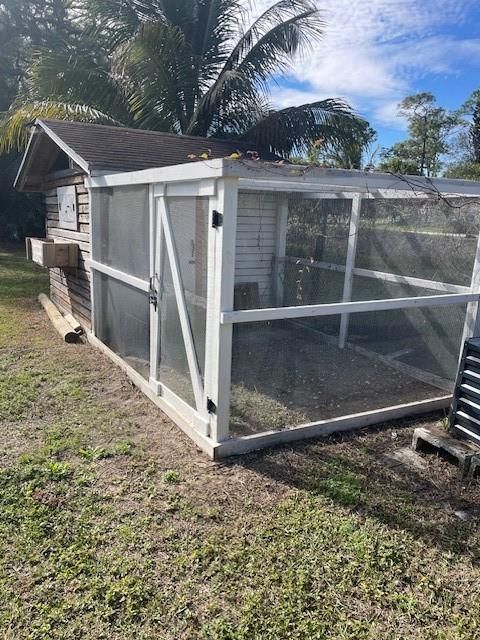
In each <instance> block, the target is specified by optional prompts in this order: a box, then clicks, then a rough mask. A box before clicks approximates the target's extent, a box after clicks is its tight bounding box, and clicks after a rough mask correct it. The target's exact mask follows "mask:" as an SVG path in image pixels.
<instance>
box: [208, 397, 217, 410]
mask: <svg viewBox="0 0 480 640" xmlns="http://www.w3.org/2000/svg"><path fill="white" fill-rule="evenodd" d="M207 411H208V413H217V405H216V404H215V402H214V401H213V400H212V399H211V398H207Z"/></svg>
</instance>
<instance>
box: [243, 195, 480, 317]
mask: <svg viewBox="0 0 480 640" xmlns="http://www.w3.org/2000/svg"><path fill="white" fill-rule="evenodd" d="M282 206H286V207H287V209H288V217H287V225H286V229H285V228H283V226H282V224H281V216H280V214H279V210H280V208H281V207H282ZM478 208H479V204H478V203H477V201H476V200H475V201H473V200H472V199H466V198H463V199H462V198H448V199H446V198H440V197H429V198H427V197H426V196H425V197H419V198H414V197H407V198H395V199H391V198H390V199H389V198H383V197H382V198H364V199H363V200H362V204H361V211H360V220H359V226H358V231H357V237H356V253H355V261H354V267H355V268H356V269H360V270H363V273H361V274H360V273H357V274H355V277H354V280H353V287H352V292H351V294H350V296H349V298H348V299H349V300H353V301H355V300H376V299H383V298H385V299H388V298H399V297H410V296H412V297H414V296H422V295H433V294H437V295H438V294H441V293H448V289H445V288H443V289H442V287H441V284H442V283H447V284H451V285H461V286H469V285H470V282H471V276H472V269H473V263H474V258H475V252H476V244H477V236H478V231H479V223H478V219H479V217H478V215H477V211H478ZM351 212H352V200H351V199H350V198H348V197H344V198H337V199H327V198H322V199H311V198H310V199H309V198H307V197H304V196H303V195H302V194H295V193H290V194H288V193H286V194H278V193H277V194H273V193H261V192H249V193H247V192H240V195H239V225H238V230H237V236H238V237H237V262H236V272H235V285H236V293H237V295H236V300H235V308H237V309H246V308H256V307H269V306H292V305H302V304H323V303H335V302H341V301H342V300H344V280H345V266H346V258H347V249H348V244H349V239H350V218H351ZM247 221H248V222H249V224H248V225H247ZM282 235H283V237H282ZM247 244H248V247H247V246H244V245H247ZM382 274H386V276H385V275H384V276H382ZM396 277H397V279H398V278H400V279H401V278H404V277H413V278H417V279H422V280H430V281H434V284H432V286H431V287H429V286H428V284H420V285H418V284H417V285H412V284H411V283H405V282H394V281H392V280H395V278H396ZM435 283H437V284H435Z"/></svg>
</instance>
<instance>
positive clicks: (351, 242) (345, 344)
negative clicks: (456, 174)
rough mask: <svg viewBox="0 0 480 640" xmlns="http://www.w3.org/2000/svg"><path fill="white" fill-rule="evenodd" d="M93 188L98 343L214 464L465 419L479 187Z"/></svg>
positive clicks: (197, 175) (418, 181)
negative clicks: (462, 366)
mask: <svg viewBox="0 0 480 640" xmlns="http://www.w3.org/2000/svg"><path fill="white" fill-rule="evenodd" d="M86 184H87V188H88V190H89V193H90V216H91V232H90V233H91V260H90V261H89V268H90V270H91V273H92V280H91V298H92V330H91V340H92V342H94V343H95V344H96V345H97V346H99V347H100V348H102V349H103V350H105V351H107V352H108V354H109V355H110V356H111V357H112V358H113V359H114V360H115V361H116V362H117V363H118V364H120V366H122V367H123V368H124V369H125V370H126V371H127V373H128V374H129V375H130V376H131V378H132V379H133V380H134V381H135V382H136V384H137V385H138V386H139V387H141V389H142V390H143V391H144V392H145V393H146V394H147V395H148V396H149V397H150V398H151V399H152V400H153V401H154V402H156V403H157V404H158V405H159V406H160V407H161V408H162V409H163V410H164V411H165V412H166V413H167V414H168V415H169V416H170V417H171V418H172V419H173V420H174V421H175V422H176V423H177V424H178V425H179V426H180V427H181V428H182V429H183V430H184V431H185V432H186V433H187V434H188V435H189V436H190V437H191V438H192V439H193V440H194V441H195V442H196V443H197V444H198V445H199V446H200V447H201V448H202V449H203V450H205V451H206V452H207V453H208V454H209V455H211V456H212V457H214V458H218V457H222V456H226V455H230V454H236V453H243V452H246V451H249V450H253V449H257V448H261V447H264V446H270V445H273V444H276V443H281V442H289V441H293V440H297V439H304V438H310V437H313V436H318V435H323V434H328V433H332V432H336V431H342V430H350V429H355V428H359V427H363V426H366V425H370V424H374V423H379V422H384V421H386V420H390V419H396V418H400V417H403V416H407V415H413V414H418V413H422V412H428V411H431V410H435V409H440V408H445V407H447V406H448V405H449V403H450V400H451V395H452V390H453V386H454V381H455V376H456V369H457V364H458V358H459V355H460V351H461V346H462V344H463V341H464V339H465V338H466V337H470V336H472V335H475V334H476V333H478V331H477V320H478V311H477V310H478V301H479V299H480V261H479V260H480V250H479V244H478V237H479V228H480V224H479V221H480V217H479V205H480V199H479V198H480V184H477V183H475V182H468V181H455V180H441V179H439V180H430V179H425V178H418V177H411V178H409V177H404V176H394V175H390V174H380V173H373V172H372V173H369V172H360V171H344V170H334V169H324V168H318V167H307V166H300V165H294V164H283V163H281V162H280V163H274V162H271V163H269V162H262V161H246V160H245V161H244V160H242V159H239V160H225V159H214V160H210V161H205V162H195V163H192V164H191V165H188V166H186V165H181V166H171V167H163V168H159V169H146V170H142V171H133V172H125V173H111V174H109V175H100V176H96V177H95V176H91V177H89V178H88V179H87V181H86ZM479 403H480V399H479ZM479 408H480V407H479Z"/></svg>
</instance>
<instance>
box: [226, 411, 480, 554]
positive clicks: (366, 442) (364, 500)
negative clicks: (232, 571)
mask: <svg viewBox="0 0 480 640" xmlns="http://www.w3.org/2000/svg"><path fill="white" fill-rule="evenodd" d="M435 417H436V419H438V417H439V416H435ZM419 424H425V418H423V420H422V421H419V420H417V421H415V422H413V421H411V422H407V423H403V424H402V425H395V428H396V432H395V438H394V439H392V425H390V426H384V427H383V429H382V428H381V427H380V428H375V429H369V430H363V431H361V432H357V433H356V434H355V433H351V434H346V435H342V436H339V437H331V438H329V439H327V440H316V441H308V442H305V443H298V444H296V445H294V446H289V447H287V446H282V447H278V448H275V449H270V450H265V451H262V452H258V453H255V454H250V455H248V456H245V457H244V458H242V459H239V460H235V461H233V460H231V461H230V462H229V464H238V465H240V466H243V467H246V468H248V469H251V470H254V471H256V472H257V473H260V474H262V475H264V476H266V477H268V478H270V479H273V480H275V481H277V482H281V483H283V484H286V485H289V486H291V487H293V488H296V489H299V490H302V491H305V492H307V493H308V494H310V495H319V496H323V497H325V498H327V499H329V500H331V501H332V502H333V503H335V504H337V505H340V506H342V507H346V508H348V509H351V510H353V511H354V512H355V513H357V514H359V515H361V516H362V517H365V518H372V519H374V520H376V521H377V522H379V523H382V524H384V525H386V526H388V527H390V528H392V529H396V530H402V531H406V532H408V533H410V534H411V535H412V536H413V537H414V538H417V539H421V540H422V541H423V542H425V543H427V544H428V545H431V546H433V547H437V548H439V549H441V550H444V551H448V552H452V553H455V554H460V555H467V556H469V557H470V558H471V559H472V560H473V561H474V562H478V561H479V560H480V545H479V542H480V524H479V523H480V499H479V496H480V483H479V482H478V481H473V482H471V483H470V484H469V485H468V486H467V485H466V484H464V483H463V484H462V483H461V482H459V481H458V480H457V478H456V472H457V470H456V468H455V467H454V466H452V465H448V464H447V463H446V462H445V461H442V460H440V459H439V458H437V457H429V458H426V462H427V465H426V469H425V470H422V471H416V470H414V469H411V468H408V469H407V468H406V467H403V468H399V467H397V468H391V467H388V466H386V465H385V464H384V462H383V460H382V458H383V457H384V456H385V455H388V454H389V453H392V452H393V451H394V450H395V449H398V448H401V447H404V446H408V445H409V443H410V442H411V433H412V428H413V427H414V426H418V425H419ZM455 512H457V513H455ZM463 517H465V518H466V519H465V520H463V519H462V518H463Z"/></svg>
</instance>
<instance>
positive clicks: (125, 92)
mask: <svg viewBox="0 0 480 640" xmlns="http://www.w3.org/2000/svg"><path fill="white" fill-rule="evenodd" d="M76 24H77V26H78V25H81V27H82V38H81V39H77V40H75V39H71V38H70V39H69V40H67V41H66V42H65V43H64V44H63V45H62V47H61V48H58V47H54V48H52V47H46V48H45V47H44V48H43V50H41V51H40V52H39V53H38V55H37V56H36V57H35V59H34V61H33V63H32V64H31V66H30V68H29V71H28V75H27V78H26V82H25V86H24V87H23V89H22V90H21V91H20V92H19V94H18V96H17V98H16V99H15V100H14V102H13V104H12V106H11V108H10V110H9V112H8V113H7V114H6V117H5V119H4V123H3V134H2V140H3V148H4V149H11V148H18V147H21V146H22V145H24V144H25V138H26V129H25V125H26V123H28V122H31V121H32V120H33V119H34V118H35V117H42V116H43V117H57V118H68V119H78V120H84V121H90V122H103V123H110V124H119V125H127V126H132V127H138V128H145V129H154V130H160V131H173V132H176V133H184V134H192V135H200V136H216V137H229V138H235V137H238V138H242V139H248V140H251V141H252V142H253V143H255V144H257V145H258V146H261V147H267V148H268V147H269V148H270V149H271V150H272V151H274V152H276V153H278V154H279V155H282V156H284V157H288V156H289V155H290V154H291V153H293V152H296V153H302V152H304V151H306V150H307V149H308V147H309V146H310V144H311V142H312V140H315V139H318V138H320V137H322V138H323V139H324V140H325V145H326V146H329V147H330V148H332V149H334V148H336V147H337V146H338V145H341V144H344V143H346V142H347V141H348V140H349V139H350V137H351V134H352V131H355V129H356V126H363V121H360V120H359V119H358V118H356V117H355V115H354V114H353V113H352V111H351V110H350V108H349V107H348V106H347V105H346V104H345V103H344V102H343V101H341V100H336V99H327V100H321V101H317V102H314V103H311V104H305V105H301V106H298V107H289V108H287V109H282V110H275V109H273V108H272V106H271V105H270V103H269V96H270V94H269V81H270V80H271V78H272V77H273V76H274V75H275V74H278V73H282V72H285V71H286V70H287V69H288V68H289V66H290V63H291V61H292V59H293V58H294V56H296V55H302V54H305V53H307V52H308V51H309V48H310V46H311V43H312V42H313V41H315V40H316V39H318V38H319V37H321V34H322V29H323V23H322V21H321V19H320V14H319V10H318V8H317V5H316V3H315V2H314V1H313V0H279V1H278V2H276V3H275V4H274V5H273V6H272V7H270V8H268V9H267V10H266V11H265V12H264V13H263V14H262V15H260V16H259V17H258V18H257V19H256V20H255V21H253V22H251V21H249V15H248V13H247V12H246V10H245V3H244V2H242V1H241V0H141V1H140V0H77V4H76ZM97 25H99V26H97Z"/></svg>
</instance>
